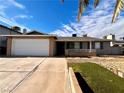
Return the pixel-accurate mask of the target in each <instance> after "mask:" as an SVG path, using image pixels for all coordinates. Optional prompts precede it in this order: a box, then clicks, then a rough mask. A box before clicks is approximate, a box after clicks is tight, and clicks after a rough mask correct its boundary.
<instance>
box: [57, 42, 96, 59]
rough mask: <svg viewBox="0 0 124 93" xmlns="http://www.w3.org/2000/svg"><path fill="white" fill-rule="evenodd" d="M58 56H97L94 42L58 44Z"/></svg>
mask: <svg viewBox="0 0 124 93" xmlns="http://www.w3.org/2000/svg"><path fill="white" fill-rule="evenodd" d="M56 55H57V56H71V57H73V56H78V57H81V56H96V49H95V48H94V42H92V41H87V42H76V41H75V42H56Z"/></svg>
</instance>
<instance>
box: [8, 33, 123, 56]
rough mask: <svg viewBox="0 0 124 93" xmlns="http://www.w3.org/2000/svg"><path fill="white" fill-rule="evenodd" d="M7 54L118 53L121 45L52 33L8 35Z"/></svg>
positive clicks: (76, 54) (65, 54)
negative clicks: (58, 35)
mask: <svg viewBox="0 0 124 93" xmlns="http://www.w3.org/2000/svg"><path fill="white" fill-rule="evenodd" d="M7 37H8V44H7V55H8V56H96V55H115V54H117V55H120V54H123V50H122V47H120V46H111V43H114V42H117V41H115V40H108V39H99V38H94V37H88V36H86V35H85V36H83V37H76V35H73V37H57V36H53V35H9V36H7Z"/></svg>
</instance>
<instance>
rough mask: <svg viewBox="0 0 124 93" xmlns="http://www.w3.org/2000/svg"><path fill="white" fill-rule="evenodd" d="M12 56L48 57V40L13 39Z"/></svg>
mask: <svg viewBox="0 0 124 93" xmlns="http://www.w3.org/2000/svg"><path fill="white" fill-rule="evenodd" d="M12 55H17V56H19V55H21V56H23V55H24V56H49V39H13V40H12Z"/></svg>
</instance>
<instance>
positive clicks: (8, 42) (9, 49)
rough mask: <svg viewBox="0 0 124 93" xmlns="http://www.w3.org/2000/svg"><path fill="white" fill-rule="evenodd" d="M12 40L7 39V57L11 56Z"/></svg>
mask: <svg viewBox="0 0 124 93" xmlns="http://www.w3.org/2000/svg"><path fill="white" fill-rule="evenodd" d="M11 48H12V38H11V37H9V38H7V56H11Z"/></svg>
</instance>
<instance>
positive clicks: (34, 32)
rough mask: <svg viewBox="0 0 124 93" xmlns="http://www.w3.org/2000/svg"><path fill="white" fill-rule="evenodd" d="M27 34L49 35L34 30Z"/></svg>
mask: <svg viewBox="0 0 124 93" xmlns="http://www.w3.org/2000/svg"><path fill="white" fill-rule="evenodd" d="M27 35H47V34H45V33H42V32H39V31H35V30H34V31H30V32H28V33H27Z"/></svg>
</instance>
